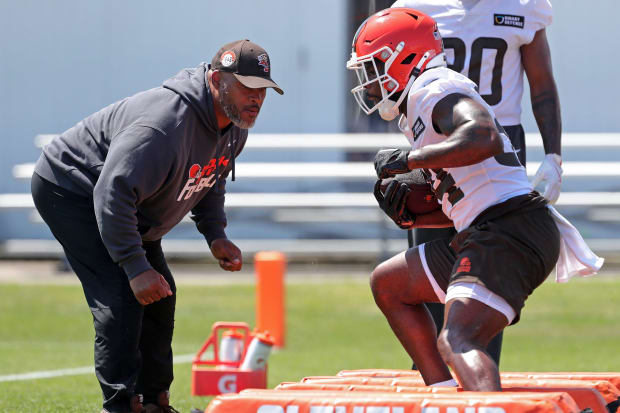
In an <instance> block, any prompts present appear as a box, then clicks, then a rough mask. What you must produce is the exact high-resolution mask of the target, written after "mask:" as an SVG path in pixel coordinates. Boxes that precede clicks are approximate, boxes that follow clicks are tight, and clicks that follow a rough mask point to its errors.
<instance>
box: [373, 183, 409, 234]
mask: <svg viewBox="0 0 620 413" xmlns="http://www.w3.org/2000/svg"><path fill="white" fill-rule="evenodd" d="M409 192H411V190H410V189H409V187H408V186H407V184H405V183H402V182H398V181H397V180H393V181H392V182H390V183H389V185H388V186H387V188H386V189H385V194H383V193H382V192H381V180H380V179H379V180H378V181H377V182H376V183H375V189H374V194H375V198H376V199H377V202H378V203H379V207H380V208H381V209H382V210H383V212H385V214H386V215H387V216H388V217H390V218H391V219H392V221H394V223H395V224H396V225H398V227H400V228H402V229H409V228H412V227H413V224H414V222H415V217H414V216H412V215H411V214H410V213H409V211H407V197H408V196H409Z"/></svg>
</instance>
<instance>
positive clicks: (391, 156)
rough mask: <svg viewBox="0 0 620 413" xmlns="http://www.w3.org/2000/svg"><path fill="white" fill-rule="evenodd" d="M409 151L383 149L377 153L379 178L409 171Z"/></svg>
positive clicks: (376, 168) (376, 163) (376, 164)
mask: <svg viewBox="0 0 620 413" xmlns="http://www.w3.org/2000/svg"><path fill="white" fill-rule="evenodd" d="M408 156H409V151H404V150H402V149H382V150H380V151H379V152H377V154H376V155H375V171H376V172H377V177H378V178H379V179H384V178H388V177H390V176H394V175H396V174H403V173H405V172H409V167H408V166H407V157H408Z"/></svg>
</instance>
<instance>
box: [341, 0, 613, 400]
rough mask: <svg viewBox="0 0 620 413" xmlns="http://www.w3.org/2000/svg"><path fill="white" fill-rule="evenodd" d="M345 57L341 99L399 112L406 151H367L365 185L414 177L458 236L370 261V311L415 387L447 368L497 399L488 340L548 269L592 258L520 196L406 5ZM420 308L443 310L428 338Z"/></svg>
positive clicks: (431, 27)
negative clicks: (349, 80)
mask: <svg viewBox="0 0 620 413" xmlns="http://www.w3.org/2000/svg"><path fill="white" fill-rule="evenodd" d="M352 49H353V50H352V53H351V58H350V60H349V61H348V62H347V68H348V69H350V70H354V71H355V72H356V74H357V78H358V81H359V85H358V86H356V87H355V88H353V89H352V90H351V92H352V93H353V95H354V96H355V99H356V101H357V103H358V104H359V106H360V108H361V109H362V111H364V112H365V113H366V114H370V113H372V112H374V111H378V112H379V114H380V115H381V117H382V118H383V119H384V120H386V121H390V120H393V119H395V118H396V117H397V116H398V115H399V114H401V115H402V116H401V117H400V119H399V127H400V129H401V131H402V132H403V133H404V134H405V136H406V137H407V139H408V141H409V143H410V145H411V150H410V151H409V150H407V151H405V150H399V149H387V150H382V151H379V153H378V154H377V156H376V158H375V169H376V172H377V176H378V177H379V179H383V178H386V177H390V176H395V175H396V174H401V173H406V172H407V171H410V170H413V169H422V170H424V171H425V174H426V175H427V177H428V179H429V181H430V182H431V184H432V186H433V188H434V190H435V193H436V195H437V198H438V200H439V201H440V203H441V205H442V210H443V213H444V214H445V215H446V216H447V217H448V218H449V219H450V220H451V221H452V222H453V224H454V227H455V229H456V230H457V231H458V234H457V235H456V236H455V237H454V238H453V239H450V238H442V239H438V240H434V241H431V242H428V243H426V244H423V245H420V246H419V247H416V248H410V249H409V250H407V251H404V252H402V253H400V254H398V255H396V256H394V257H392V258H390V259H388V260H387V261H385V262H383V263H381V264H379V265H378V266H377V268H376V269H375V270H374V271H373V273H372V276H371V289H372V292H373V295H374V298H375V302H376V303H377V305H378V306H379V308H380V309H381V311H382V312H383V313H384V315H385V316H386V318H387V320H388V322H389V324H390V326H391V328H392V330H393V331H394V333H395V334H396V336H397V337H398V339H399V340H400V342H401V343H402V344H403V346H404V348H405V350H406V351H407V352H408V354H409V355H410V356H411V357H412V359H413V360H414V361H415V362H416V363H417V365H418V368H419V369H420V372H421V373H422V377H423V378H424V381H425V382H426V384H428V385H456V382H455V381H454V380H453V379H452V375H451V374H450V371H449V370H448V368H447V367H446V363H447V364H448V365H449V366H450V367H451V368H452V369H453V371H454V372H455V374H456V377H457V378H458V381H459V383H460V384H461V385H462V386H463V388H464V389H465V390H480V391H498V390H501V385H500V379H499V372H498V368H497V365H496V363H495V362H494V361H493V359H492V358H491V357H489V355H488V353H487V352H486V346H487V344H488V343H489V341H490V340H491V339H492V338H493V337H494V336H495V335H497V334H498V333H499V332H500V331H502V330H503V329H504V328H505V327H506V326H508V325H510V324H514V323H516V322H518V320H519V316H520V312H521V309H522V308H523V306H524V303H525V300H526V298H527V297H528V296H529V295H530V294H531V293H532V291H533V290H534V289H535V288H536V287H538V285H540V284H541V283H542V282H543V281H544V280H545V278H546V277H547V275H548V274H549V273H550V271H551V270H552V269H553V268H554V266H556V263H557V265H558V270H560V269H561V270H562V274H561V276H562V277H569V276H571V275H573V274H572V272H571V271H570V270H566V271H565V269H567V268H570V267H571V266H572V265H578V266H580V269H579V271H578V272H576V273H578V274H592V273H595V272H596V271H597V270H598V269H599V268H600V266H601V265H602V260H601V259H600V258H599V257H596V256H595V255H594V254H593V253H592V252H591V251H590V250H589V249H588V248H587V246H586V245H585V243H584V242H583V239H582V238H581V237H580V235H579V233H578V232H577V231H576V230H575V228H574V227H572V226H571V225H570V224H569V223H568V222H567V221H566V220H565V219H564V218H563V217H561V215H559V214H558V213H557V212H556V211H555V210H554V209H553V208H551V207H548V203H547V200H546V199H545V198H543V197H542V196H540V195H539V194H538V193H536V192H534V191H532V186H531V184H530V183H529V181H528V180H527V174H526V172H525V168H524V167H523V166H522V165H521V163H520V162H519V160H518V157H517V153H516V152H515V149H514V148H513V146H512V144H511V142H510V140H509V138H508V136H507V135H506V133H505V132H504V130H503V128H502V127H501V126H500V125H499V123H498V122H497V120H496V119H495V114H494V112H493V109H492V108H491V107H490V106H489V105H488V104H487V103H486V102H485V100H484V99H483V98H482V97H481V96H480V95H479V94H478V92H477V85H476V84H475V83H474V82H472V81H471V80H469V79H468V78H467V77H465V76H463V75H461V74H459V73H457V72H455V71H453V70H450V69H448V68H447V67H446V60H445V55H444V51H443V45H442V40H441V35H440V33H439V31H438V29H437V24H436V23H435V21H434V20H433V19H432V18H431V17H429V16H428V15H425V14H424V13H421V12H418V11H416V10H413V9H409V8H391V9H386V10H382V11H380V12H378V13H376V14H374V15H372V16H371V17H369V18H368V19H367V20H366V21H365V22H364V23H362V25H361V26H360V28H359V29H358V31H357V33H356V34H355V36H354V39H353V47H352ZM394 202H397V203H402V202H406V197H403V196H400V197H389V196H386V197H385V199H384V205H382V208H383V209H384V210H386V209H387V210H391V211H403V208H402V205H396V206H394V205H390V204H391V203H394ZM407 220H409V225H408V226H410V227H415V226H419V225H424V226H434V225H437V224H439V223H437V222H430V221H429V220H427V219H424V216H421V217H415V216H408V217H407V219H405V220H402V222H407ZM567 240H569V241H567ZM573 241H574V242H573ZM561 244H562V251H560V245H561ZM558 258H560V260H558ZM577 263H581V264H580V265H579V264H577ZM565 272H566V274H565ZM559 275H560V274H559ZM427 302H445V303H446V316H445V321H444V325H443V329H442V331H441V333H440V335H439V338H437V336H436V333H435V327H434V324H433V321H432V319H431V317H430V316H429V314H428V312H427V310H426V308H425V307H424V306H423V304H424V303H427ZM444 361H445V363H444Z"/></svg>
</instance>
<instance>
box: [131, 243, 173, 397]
mask: <svg viewBox="0 0 620 413" xmlns="http://www.w3.org/2000/svg"><path fill="white" fill-rule="evenodd" d="M143 247H144V250H145V251H146V258H147V259H148V261H149V263H150V264H151V265H152V266H153V268H154V269H155V270H156V271H157V272H159V273H160V274H161V275H163V277H164V278H165V279H166V281H167V282H168V284H169V285H170V289H171V290H172V292H173V295H171V296H170V297H166V298H163V299H161V300H159V301H156V302H154V303H153V304H149V305H147V306H145V307H144V317H143V320H142V335H141V337H140V353H141V354H142V369H141V370H140V375H139V376H138V381H137V385H136V389H137V391H138V392H139V393H142V394H143V395H144V405H145V406H146V405H147V404H149V403H151V404H155V405H157V404H159V402H158V400H160V398H161V397H162V393H163V395H165V396H166V397H165V398H166V401H167V399H168V397H167V392H168V390H169V389H170V385H171V383H172V380H173V371H172V332H173V329H174V311H175V304H176V285H175V282H174V278H173V277H172V273H171V272H170V269H169V268H168V264H167V263H166V259H165V258H164V254H163V252H162V249H161V242H160V241H154V242H145V243H144V244H143Z"/></svg>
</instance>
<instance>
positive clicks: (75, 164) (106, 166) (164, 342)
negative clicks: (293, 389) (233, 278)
mask: <svg viewBox="0 0 620 413" xmlns="http://www.w3.org/2000/svg"><path fill="white" fill-rule="evenodd" d="M266 88H273V89H274V90H275V91H276V92H278V93H279V94H282V93H283V92H282V90H281V89H280V88H279V87H278V85H277V84H276V83H275V82H274V81H273V80H272V79H271V66H270V61H269V56H268V55H267V53H266V52H265V50H264V49H263V48H261V47H260V46H258V45H257V44H255V43H252V42H250V41H249V40H240V41H236V42H232V43H229V44H226V45H224V46H223V47H222V48H221V49H220V50H219V51H218V52H217V54H216V55H215V56H214V57H213V60H212V62H211V64H210V65H207V64H205V63H203V64H201V65H200V66H198V67H197V68H194V69H184V70H182V71H181V72H179V73H178V74H177V75H176V76H174V77H172V78H170V79H168V80H166V81H165V82H164V83H163V85H162V86H160V87H156V88H154V89H150V90H147V91H144V92H141V93H138V94H136V95H134V96H131V97H128V98H125V99H123V100H121V101H119V102H116V103H113V104H112V105H110V106H107V107H106V108H104V109H102V110H100V111H99V112H96V113H95V114H93V115H91V116H89V117H87V118H86V119H84V120H82V121H81V122H79V123H78V124H77V125H75V126H74V127H72V128H71V129H69V130H67V131H66V132H64V133H62V134H61V135H60V136H58V137H57V138H56V139H54V140H53V141H52V142H51V143H50V144H49V145H47V146H46V147H45V148H44V149H43V154H42V155H41V157H40V158H39V161H38V162H37V165H36V168H35V173H34V175H33V177H32V194H33V198H34V201H35V205H36V207H37V209H38V211H39V213H40V214H41V217H42V218H43V220H44V221H45V222H46V223H47V224H48V225H49V227H50V229H51V231H52V233H53V234H54V236H55V237H56V239H58V241H59V242H60V243H61V244H62V246H63V248H64V251H65V254H66V256H67V259H68V260H69V263H70V264H71V267H72V268H73V269H74V271H75V272H76V274H77V276H78V278H79V279H80V281H81V283H82V286H83V289H84V294H85V296H86V300H87V302H88V305H89V307H90V309H91V312H92V314H93V320H94V326H95V371H96V375H97V379H98V380H99V383H100V385H101V388H102V391H103V412H109V413H116V412H140V411H144V409H146V410H147V411H149V412H151V411H153V412H171V411H175V410H173V408H172V407H170V406H169V392H168V390H169V388H170V384H171V382H172V379H173V374H172V349H171V342H172V331H173V326H174V308H175V301H176V294H175V291H176V288H175V284H174V279H173V277H172V274H171V273H170V270H169V268H168V266H167V264H166V260H165V258H164V255H163V252H162V250H161V238H162V236H163V235H164V234H166V233H167V232H168V231H169V230H170V229H171V228H172V227H174V226H175V225H176V224H178V223H179V222H180V221H181V220H182V219H183V217H185V216H186V215H187V214H188V213H190V212H191V218H192V219H193V220H194V221H195V222H196V226H197V228H198V230H199V231H200V232H201V233H202V234H203V235H204V237H205V239H206V241H207V243H208V245H209V247H210V249H211V253H212V254H213V256H214V257H215V258H216V259H217V260H218V261H219V265H220V267H221V268H222V269H224V270H226V271H238V270H240V269H241V251H240V250H239V248H237V246H235V244H234V243H232V242H231V241H230V240H228V239H227V237H226V233H225V230H224V228H225V227H226V215H225V213H224V195H225V192H226V191H225V185H226V177H227V176H228V174H229V172H231V171H232V179H233V180H234V177H235V171H234V165H235V157H236V156H238V155H239V153H240V152H241V150H242V149H243V147H244V145H245V142H246V139H247V135H248V131H247V129H248V128H251V127H252V126H253V125H254V122H255V121H256V118H257V116H258V114H259V111H260V108H261V106H262V104H263V101H264V99H265V95H266Z"/></svg>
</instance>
